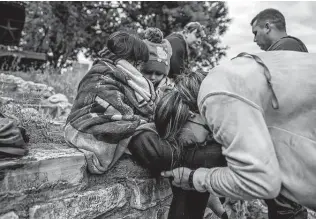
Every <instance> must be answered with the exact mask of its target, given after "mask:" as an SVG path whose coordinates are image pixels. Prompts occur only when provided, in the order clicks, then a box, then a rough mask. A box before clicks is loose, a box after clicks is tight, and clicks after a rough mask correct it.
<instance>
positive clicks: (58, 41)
mask: <svg viewBox="0 0 316 219" xmlns="http://www.w3.org/2000/svg"><path fill="white" fill-rule="evenodd" d="M191 21H199V22H200V23H202V24H203V25H205V26H206V32H207V36H208V37H207V40H206V42H204V44H203V48H202V49H201V50H200V51H198V52H197V53H196V54H191V55H192V56H193V57H194V58H195V59H194V60H195V61H197V62H199V63H203V64H204V65H209V66H213V65H215V64H216V63H217V62H218V61H219V59H220V58H221V57H222V56H224V55H225V50H226V47H225V46H222V45H221V41H220V36H221V35H223V34H224V33H225V31H226V30H227V27H228V25H229V22H230V19H229V18H228V9H227V7H226V5H225V2H180V1H179V2H146V1H142V2H104V1H102V2H91V1H89V2H88V1H86V2H28V3H27V5H26V22H25V26H24V30H23V37H22V41H21V45H22V46H23V47H24V49H28V50H32V51H36V52H45V53H46V54H47V55H48V61H49V64H50V65H51V66H53V67H55V68H58V67H61V66H65V65H67V64H68V63H71V61H73V60H76V59H77V54H78V52H79V51H80V50H82V49H84V48H85V49H84V50H83V51H84V54H85V55H86V56H89V57H95V56H96V54H97V52H98V51H99V50H100V49H101V48H102V47H103V46H104V45H105V43H106V40H107V38H108V36H109V35H110V34H111V33H113V32H114V31H117V30H120V29H124V30H129V31H133V32H137V33H138V34H140V35H141V33H142V31H143V30H144V29H146V28H147V27H152V26H155V27H158V28H160V29H161V30H162V31H163V33H164V34H165V36H167V35H168V34H170V33H171V32H175V31H180V30H181V29H182V28H183V26H184V25H185V24H187V23H188V22H191Z"/></svg>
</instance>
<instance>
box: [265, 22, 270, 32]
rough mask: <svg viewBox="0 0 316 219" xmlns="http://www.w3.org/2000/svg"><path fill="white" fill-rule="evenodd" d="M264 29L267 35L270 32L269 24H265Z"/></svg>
mask: <svg viewBox="0 0 316 219" xmlns="http://www.w3.org/2000/svg"><path fill="white" fill-rule="evenodd" d="M264 29H265V32H266V33H269V32H270V31H271V24H270V23H269V22H266V23H265V25H264Z"/></svg>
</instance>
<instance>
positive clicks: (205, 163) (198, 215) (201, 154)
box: [168, 142, 226, 219]
mask: <svg viewBox="0 0 316 219" xmlns="http://www.w3.org/2000/svg"><path fill="white" fill-rule="evenodd" d="M183 166H185V167H188V168H191V169H197V168H199V167H206V168H212V167H219V166H226V160H225V157H224V156H223V155H222V150H221V145H219V144H218V143H216V142H213V143H212V144H209V145H208V146H205V147H195V148H187V149H185V151H184V160H183ZM173 194H174V195H175V198H176V199H178V198H179V197H181V198H180V200H181V204H177V203H178V202H180V200H179V201H178V200H176V201H175V202H174V205H171V207H170V211H169V217H168V218H169V219H171V218H190V219H202V218H203V216H204V212H205V209H206V207H207V203H208V200H209V196H210V194H209V193H208V192H204V193H201V192H198V191H185V190H183V189H181V188H174V190H173ZM179 205H180V206H181V207H178V206H179ZM178 209H184V211H183V212H184V215H177V214H179V213H180V210H178ZM176 212H177V213H176ZM180 216H182V217H180Z"/></svg>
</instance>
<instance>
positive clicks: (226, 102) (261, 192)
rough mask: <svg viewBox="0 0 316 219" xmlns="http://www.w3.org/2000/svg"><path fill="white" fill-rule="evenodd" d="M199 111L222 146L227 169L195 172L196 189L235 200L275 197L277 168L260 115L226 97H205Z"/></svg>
mask: <svg viewBox="0 0 316 219" xmlns="http://www.w3.org/2000/svg"><path fill="white" fill-rule="evenodd" d="M200 107H201V108H200V111H201V114H202V116H204V118H205V119H206V121H207V124H208V125H209V127H210V129H211V130H212V131H213V135H214V138H215V139H216V140H217V141H218V142H219V143H222V144H223V147H224V150H223V155H224V156H225V157H226V160H227V167H223V168H212V169H205V168H200V169H198V170H197V171H196V172H195V174H194V179H193V180H194V185H195V188H196V189H197V190H198V191H206V190H208V191H209V192H210V193H212V194H214V195H217V196H225V197H231V198H234V199H256V198H259V199H271V198H274V197H276V196H277V195H278V194H279V192H280V188H281V179H280V171H279V164H278V161H277V157H276V153H275V150H274V146H273V143H272V140H271V137H270V134H269V131H268V128H267V126H266V123H265V120H264V118H263V115H262V112H261V111H260V110H259V109H257V108H254V107H253V106H251V105H249V104H247V103H246V102H244V101H242V100H239V99H237V98H234V97H231V96H226V95H216V96H211V97H208V98H207V99H206V100H205V101H204V102H203V103H202V105H200Z"/></svg>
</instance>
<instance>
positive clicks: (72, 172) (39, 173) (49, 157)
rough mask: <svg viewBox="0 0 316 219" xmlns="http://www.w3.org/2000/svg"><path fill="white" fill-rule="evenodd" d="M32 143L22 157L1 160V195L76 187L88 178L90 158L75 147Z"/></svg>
mask: <svg viewBox="0 0 316 219" xmlns="http://www.w3.org/2000/svg"><path fill="white" fill-rule="evenodd" d="M39 146H41V145H37V147H33V148H32V147H30V151H29V154H28V155H27V156H25V157H22V158H21V159H15V160H7V161H0V195H2V194H4V193H5V194H7V193H12V194H14V193H21V192H31V191H37V192H38V191H41V190H44V189H52V188H56V187H58V186H61V187H63V188H65V187H74V186H78V185H82V184H83V183H86V182H85V173H86V162H85V157H84V155H83V154H82V153H80V152H78V151H77V150H75V149H71V148H66V147H62V146H60V145H54V144H51V148H50V149H48V148H45V147H44V148H42V147H39Z"/></svg>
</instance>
